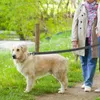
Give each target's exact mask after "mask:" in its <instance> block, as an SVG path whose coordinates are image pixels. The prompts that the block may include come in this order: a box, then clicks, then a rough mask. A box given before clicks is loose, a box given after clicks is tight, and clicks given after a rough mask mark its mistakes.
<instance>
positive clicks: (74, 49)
mask: <svg viewBox="0 0 100 100" xmlns="http://www.w3.org/2000/svg"><path fill="white" fill-rule="evenodd" d="M96 46H99V47H100V42H99V44H95V45H89V46H84V47H80V48H73V49H67V50H58V51H48V52H31V53H30V54H34V55H41V54H54V53H64V52H73V51H78V50H82V49H88V48H90V47H91V48H93V47H96ZM98 50H99V51H100V49H98ZM99 53H100V52H99ZM99 72H100V56H99Z"/></svg>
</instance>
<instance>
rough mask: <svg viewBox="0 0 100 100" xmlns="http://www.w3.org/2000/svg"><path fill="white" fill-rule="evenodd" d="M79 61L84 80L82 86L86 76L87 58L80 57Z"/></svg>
mask: <svg viewBox="0 0 100 100" xmlns="http://www.w3.org/2000/svg"><path fill="white" fill-rule="evenodd" d="M80 61H81V65H82V74H83V78H84V84H85V80H86V76H87V56H80Z"/></svg>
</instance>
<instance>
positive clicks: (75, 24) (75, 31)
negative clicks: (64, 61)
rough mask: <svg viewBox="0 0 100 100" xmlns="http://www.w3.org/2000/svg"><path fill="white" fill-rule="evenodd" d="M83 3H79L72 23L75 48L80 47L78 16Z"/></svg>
mask: <svg viewBox="0 0 100 100" xmlns="http://www.w3.org/2000/svg"><path fill="white" fill-rule="evenodd" d="M81 6H82V5H79V7H78V8H77V9H76V11H75V14H74V18H73V24H72V46H73V48H77V47H78V16H79V14H80V7H81Z"/></svg>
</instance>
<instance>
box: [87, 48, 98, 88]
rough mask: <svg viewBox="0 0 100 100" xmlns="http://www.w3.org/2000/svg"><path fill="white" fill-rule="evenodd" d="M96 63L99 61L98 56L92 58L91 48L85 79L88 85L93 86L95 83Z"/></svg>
mask: <svg viewBox="0 0 100 100" xmlns="http://www.w3.org/2000/svg"><path fill="white" fill-rule="evenodd" d="M96 63H97V58H92V54H91V48H90V49H89V52H88V62H87V73H86V75H87V76H86V79H85V85H86V86H90V87H91V86H92V84H93V77H94V74H95V69H96Z"/></svg>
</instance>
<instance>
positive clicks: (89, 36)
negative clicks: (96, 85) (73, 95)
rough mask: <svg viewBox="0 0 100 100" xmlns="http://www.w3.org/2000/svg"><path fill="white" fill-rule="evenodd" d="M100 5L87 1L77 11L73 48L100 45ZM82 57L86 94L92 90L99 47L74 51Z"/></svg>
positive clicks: (73, 28)
mask: <svg viewBox="0 0 100 100" xmlns="http://www.w3.org/2000/svg"><path fill="white" fill-rule="evenodd" d="M98 8H99V4H98V2H97V0H85V1H84V2H82V3H81V4H80V5H79V7H78V8H77V9H76V11H75V14H74V18H73V24H72V46H73V48H78V47H84V46H89V45H95V44H98V36H99V35H98V33H100V32H99V31H100V27H98V26H100V25H98V26H97V21H98V20H97V19H98V17H99V16H100V15H99V16H98V14H97V12H98ZM74 53H75V54H76V55H79V56H80V61H81V65H82V74H83V79H84V83H83V85H82V87H81V88H82V89H84V91H85V92H90V91H91V90H92V85H93V78H94V74H95V70H96V64H97V58H98V47H89V48H88V49H83V50H78V51H74Z"/></svg>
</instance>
